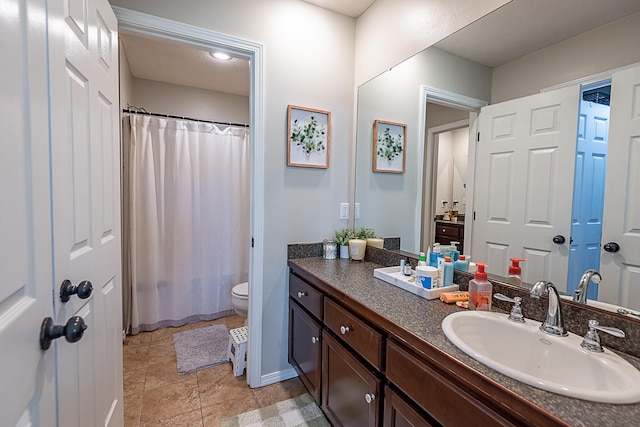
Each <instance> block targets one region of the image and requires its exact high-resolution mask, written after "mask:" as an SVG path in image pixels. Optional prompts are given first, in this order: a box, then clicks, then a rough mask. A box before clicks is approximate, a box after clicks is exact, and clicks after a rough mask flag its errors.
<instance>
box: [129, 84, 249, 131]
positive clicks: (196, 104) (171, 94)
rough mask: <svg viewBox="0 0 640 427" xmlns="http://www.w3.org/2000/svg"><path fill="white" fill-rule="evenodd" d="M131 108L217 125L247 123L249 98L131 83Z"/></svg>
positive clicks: (199, 90) (169, 85)
mask: <svg viewBox="0 0 640 427" xmlns="http://www.w3.org/2000/svg"><path fill="white" fill-rule="evenodd" d="M132 87H133V97H132V105H134V106H136V107H144V108H145V109H146V110H147V111H150V112H153V113H164V114H170V115H174V116H185V117H190V118H194V119H203V120H212V121H217V122H232V123H242V124H248V123H249V97H248V96H239V95H231V94H228V93H222V92H215V91H211V90H204V89H196V88H192V87H188V86H178V85H172V84H168V83H161V82H156V81H151V80H144V79H135V78H134V79H133V83H132Z"/></svg>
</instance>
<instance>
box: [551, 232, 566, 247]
mask: <svg viewBox="0 0 640 427" xmlns="http://www.w3.org/2000/svg"><path fill="white" fill-rule="evenodd" d="M565 241H566V239H565V238H564V236H563V235H562V234H558V235H557V236H554V237H553V243H555V244H557V245H562V244H563V243H564V242H565Z"/></svg>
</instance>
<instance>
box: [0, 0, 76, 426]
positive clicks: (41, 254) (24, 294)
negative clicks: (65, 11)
mask: <svg viewBox="0 0 640 427" xmlns="http://www.w3.org/2000/svg"><path fill="white" fill-rule="evenodd" d="M45 5H46V2H45V1H44V0H26V1H20V0H10V1H4V2H2V3H1V6H0V28H2V41H0V57H1V58H2V78H1V79H0V95H1V96H2V102H1V103H0V117H2V143H0V236H1V238H0V378H1V380H0V381H2V385H0V424H2V425H3V426H28V425H34V426H42V427H48V426H55V425H56V406H55V353H54V351H52V350H49V351H47V352H44V351H42V350H40V344H39V331H40V325H41V323H42V320H43V319H44V318H45V317H49V316H51V315H52V312H53V306H52V300H51V292H52V286H53V280H52V271H53V270H52V265H51V200H50V188H49V131H48V124H47V111H48V110H47V52H46V46H47V38H46V37H47V34H46V20H45V12H46V10H45ZM63 340H64V339H63ZM64 344H68V343H64Z"/></svg>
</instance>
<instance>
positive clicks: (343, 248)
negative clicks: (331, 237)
mask: <svg viewBox="0 0 640 427" xmlns="http://www.w3.org/2000/svg"><path fill="white" fill-rule="evenodd" d="M354 237H355V233H354V231H353V229H351V228H343V229H342V230H336V243H337V244H338V245H340V258H349V240H351V239H353V238H354Z"/></svg>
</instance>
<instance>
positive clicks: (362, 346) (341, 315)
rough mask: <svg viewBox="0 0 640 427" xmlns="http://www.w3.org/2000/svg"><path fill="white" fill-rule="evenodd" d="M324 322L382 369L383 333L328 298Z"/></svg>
mask: <svg viewBox="0 0 640 427" xmlns="http://www.w3.org/2000/svg"><path fill="white" fill-rule="evenodd" d="M324 323H325V324H326V325H327V327H328V328H329V329H331V330H332V331H333V332H334V333H335V334H336V335H337V336H339V337H340V338H341V339H342V340H343V341H344V342H345V343H347V344H348V345H349V346H351V348H353V349H354V350H355V352H356V353H358V354H360V355H361V356H362V357H364V358H365V359H366V360H367V361H368V362H370V363H371V364H372V365H373V366H374V367H375V368H376V369H378V370H382V334H380V333H379V332H377V331H376V330H375V329H373V328H371V327H370V326H368V325H367V324H366V323H364V322H363V321H361V320H360V319H358V318H356V317H355V316H354V315H353V314H352V313H350V312H349V311H347V310H345V309H343V308H342V307H340V306H339V305H338V304H336V303H335V302H333V301H332V300H330V299H329V298H326V299H325V300H324Z"/></svg>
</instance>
